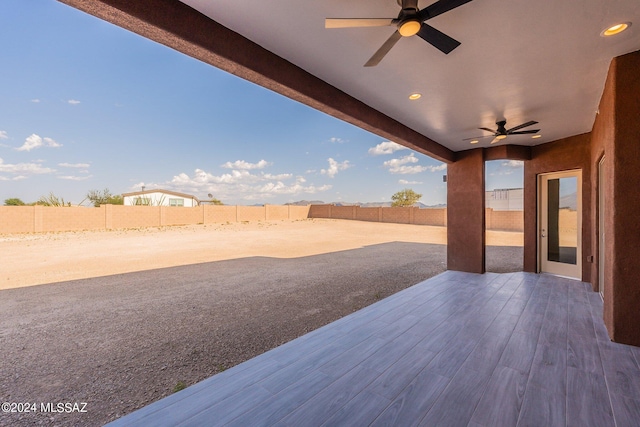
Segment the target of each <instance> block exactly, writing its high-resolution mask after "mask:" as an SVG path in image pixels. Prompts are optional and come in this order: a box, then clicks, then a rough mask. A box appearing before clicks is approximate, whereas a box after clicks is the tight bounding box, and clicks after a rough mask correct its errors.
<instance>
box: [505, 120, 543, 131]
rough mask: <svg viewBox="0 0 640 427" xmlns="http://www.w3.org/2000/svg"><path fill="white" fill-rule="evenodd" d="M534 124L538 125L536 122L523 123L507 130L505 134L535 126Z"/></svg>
mask: <svg viewBox="0 0 640 427" xmlns="http://www.w3.org/2000/svg"><path fill="white" fill-rule="evenodd" d="M536 124H538V122H536V121H533V120H531V121H530V122H527V123H523V124H521V125H518V126H516V127H512V128H511V129H509V130H507V133H511V131H514V130H518V129H522V128H526V127H527V126H531V125H536Z"/></svg>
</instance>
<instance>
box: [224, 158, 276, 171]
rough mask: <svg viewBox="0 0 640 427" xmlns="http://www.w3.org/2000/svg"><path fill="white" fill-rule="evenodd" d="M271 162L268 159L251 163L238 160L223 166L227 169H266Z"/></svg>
mask: <svg viewBox="0 0 640 427" xmlns="http://www.w3.org/2000/svg"><path fill="white" fill-rule="evenodd" d="M270 164H271V163H269V162H267V161H266V160H260V161H259V162H258V163H249V162H245V161H244V160H236V161H235V162H233V163H232V162H227V163H225V164H223V165H222V167H223V168H227V169H242V170H250V169H264V168H265V167H267V166H269V165H270Z"/></svg>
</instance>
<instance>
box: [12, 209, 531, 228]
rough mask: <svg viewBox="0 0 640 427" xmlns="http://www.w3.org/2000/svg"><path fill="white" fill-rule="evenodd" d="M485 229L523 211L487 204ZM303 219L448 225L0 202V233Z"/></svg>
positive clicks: (364, 214)
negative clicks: (18, 204)
mask: <svg viewBox="0 0 640 427" xmlns="http://www.w3.org/2000/svg"><path fill="white" fill-rule="evenodd" d="M485 214H486V227H487V229H489V230H503V231H523V229H524V220H523V215H522V211H495V210H493V209H486V210H485ZM306 218H329V219H349V220H356V221H372V222H388V223H399V224H417V225H434V226H439V227H446V226H447V209H446V208H434V209H419V208H413V207H412V208H394V207H379V208H361V207H359V206H334V205H311V206H289V205H286V206H278V205H265V206H212V205H201V206H196V207H193V208H187V207H169V206H122V205H103V206H100V207H99V208H85V207H51V206H0V234H10V233H46V232H59V231H81V230H112V229H125V228H144V227H163V226H171V225H191V224H215V223H224V222H241V221H274V220H285V219H288V220H296V219H306Z"/></svg>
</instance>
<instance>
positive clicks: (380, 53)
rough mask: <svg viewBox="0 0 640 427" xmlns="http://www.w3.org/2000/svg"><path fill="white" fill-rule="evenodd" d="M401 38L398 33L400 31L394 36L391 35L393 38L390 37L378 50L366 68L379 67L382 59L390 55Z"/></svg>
mask: <svg viewBox="0 0 640 427" xmlns="http://www.w3.org/2000/svg"><path fill="white" fill-rule="evenodd" d="M401 38H402V36H401V35H400V33H399V32H398V30H396V31H395V32H394V33H393V34H391V37H389V38H388V39H387V41H386V42H384V44H383V45H382V46H380V49H378V50H377V51H376V53H374V54H373V56H372V57H371V58H370V59H369V60H368V61H367V63H366V64H364V66H365V67H375V66H376V65H378V64H379V63H380V61H382V58H384V57H385V55H386V54H387V53H389V51H390V50H391V48H392V47H393V46H395V44H396V43H398V40H400V39H401Z"/></svg>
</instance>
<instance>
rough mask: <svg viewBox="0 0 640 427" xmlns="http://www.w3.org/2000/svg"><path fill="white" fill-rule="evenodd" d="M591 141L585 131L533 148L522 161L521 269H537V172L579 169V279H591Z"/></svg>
mask: <svg viewBox="0 0 640 427" xmlns="http://www.w3.org/2000/svg"><path fill="white" fill-rule="evenodd" d="M590 144H591V134H589V133H585V134H582V135H576V136H572V137H569V138H564V139H561V140H558V141H554V142H550V143H547V144H542V145H538V146H535V147H532V149H531V160H530V161H528V162H525V163H524V271H531V272H536V271H537V262H538V239H537V237H538V218H537V217H538V196H537V194H538V182H537V176H538V174H542V173H550V172H561V171H566V170H572V169H582V280H583V281H585V282H590V281H591V264H592V263H591V262H587V259H589V258H588V257H589V256H590V255H593V253H592V251H591V240H592V239H591V236H592V232H593V224H592V218H591V208H592V207H591V180H590V179H589V177H590V176H591V163H590V160H591V158H590V153H591V152H590Z"/></svg>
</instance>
